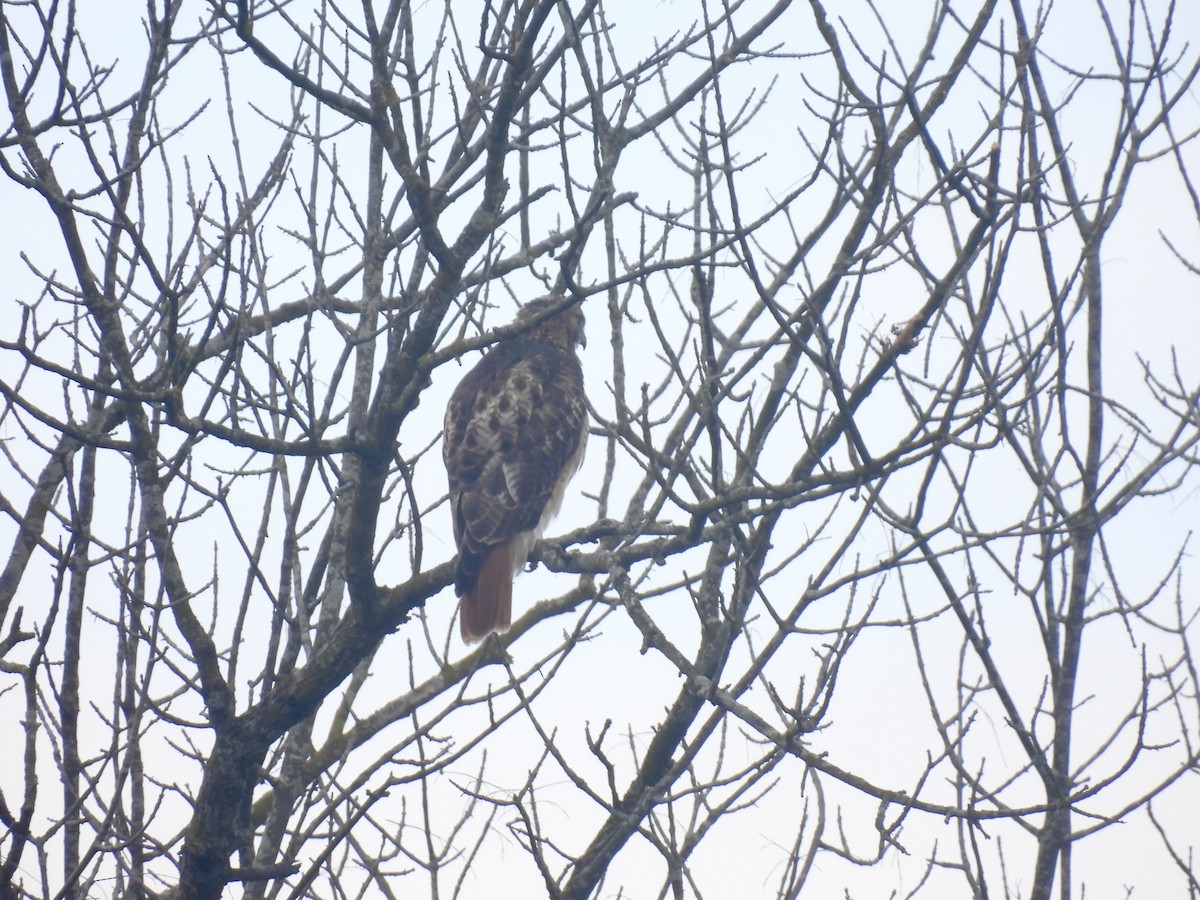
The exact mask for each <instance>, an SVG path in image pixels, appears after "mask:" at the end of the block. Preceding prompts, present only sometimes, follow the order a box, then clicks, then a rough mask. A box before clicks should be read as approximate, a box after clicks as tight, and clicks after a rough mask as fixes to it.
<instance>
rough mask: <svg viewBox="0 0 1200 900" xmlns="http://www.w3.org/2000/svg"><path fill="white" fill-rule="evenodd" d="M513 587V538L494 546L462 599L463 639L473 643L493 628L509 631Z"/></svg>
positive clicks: (460, 614)
mask: <svg viewBox="0 0 1200 900" xmlns="http://www.w3.org/2000/svg"><path fill="white" fill-rule="evenodd" d="M512 586H513V547H512V541H505V542H504V543H503V544H497V545H496V546H495V547H493V548H492V549H491V552H489V553H488V555H487V559H485V560H484V561H483V567H482V568H481V569H480V570H479V574H478V575H476V576H475V583H474V584H472V585H471V586H470V587H469V588H467V590H466V593H464V594H463V595H462V599H461V600H460V601H459V604H458V624H459V627H460V629H461V630H462V639H463V640H464V641H466V642H467V643H469V644H473V643H474V642H475V641H481V640H483V639H484V638H485V637H487V636H488V635H489V634H491V633H492V632H493V631H507V630H508V626H509V625H510V624H512Z"/></svg>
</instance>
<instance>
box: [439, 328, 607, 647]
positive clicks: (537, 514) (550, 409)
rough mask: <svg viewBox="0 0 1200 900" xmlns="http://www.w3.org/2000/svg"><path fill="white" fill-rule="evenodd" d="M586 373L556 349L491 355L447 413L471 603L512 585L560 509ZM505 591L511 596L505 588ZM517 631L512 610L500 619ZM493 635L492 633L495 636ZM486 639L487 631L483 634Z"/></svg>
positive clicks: (576, 455) (506, 348)
mask: <svg viewBox="0 0 1200 900" xmlns="http://www.w3.org/2000/svg"><path fill="white" fill-rule="evenodd" d="M586 427H587V408H586V404H585V401H584V393H583V371H582V368H581V366H580V363H579V359H578V357H576V356H575V355H574V354H573V353H571V352H570V351H568V350H565V349H563V348H561V347H559V346H557V345H554V344H550V343H543V342H537V341H530V340H521V339H515V340H512V341H508V342H505V343H503V344H499V345H497V346H495V347H493V348H492V350H491V352H489V353H488V354H487V355H486V356H485V357H484V358H483V360H481V361H480V363H479V364H478V365H477V366H476V367H475V368H474V369H473V370H471V371H470V372H469V373H467V375H466V376H465V377H464V378H463V380H462V381H461V382H460V383H459V385H458V387H457V389H455V391H454V394H453V396H451V398H450V403H449V406H448V407H447V409H446V422H445V428H446V430H445V440H444V443H443V448H442V453H443V457H444V459H445V462H446V472H447V475H448V477H449V483H450V510H451V515H452V516H453V521H454V538H455V541H456V543H457V544H458V549H459V557H458V567H457V570H456V573H455V588H456V590H457V592H458V594H459V595H460V596H464V608H463V617H464V618H463V629H464V636H471V637H482V635H474V634H469V632H471V631H472V629H470V628H469V623H468V621H467V615H468V612H467V608H466V603H467V599H468V598H474V599H475V601H476V602H477V603H478V602H481V598H479V597H477V596H475V595H474V594H473V593H472V592H473V590H474V589H475V588H476V587H477V583H478V582H479V581H480V579H481V574H482V575H486V576H487V580H488V581H489V582H491V581H495V580H497V579H498V578H500V576H501V574H502V575H503V578H504V579H506V580H507V590H508V593H507V594H505V595H504V596H502V597H501V598H500V599H499V602H500V603H501V604H506V603H508V602H510V600H511V579H512V574H513V572H514V570H515V569H519V568H520V567H521V566H522V565H524V563H525V558H526V555H527V554H528V551H529V548H530V546H532V544H533V542H534V541H535V540H537V538H538V537H539V536H540V533H541V528H542V527H544V526H545V524H546V521H547V520H548V519H549V518H550V516H552V515H553V514H554V513H555V512H556V511H557V509H558V506H559V504H560V503H561V502H562V494H563V490H564V489H565V487H566V484H567V482H568V481H569V480H570V479H571V476H572V475H574V474H575V470H576V469H577V468H578V466H579V463H580V461H581V460H582V455H583V445H584V439H585V437H586V434H587V431H586ZM501 587H503V586H501ZM500 618H502V619H503V620H504V621H502V622H497V623H496V625H497V627H504V626H507V624H508V621H507V620H508V610H507V609H504V610H502V611H501V612H500ZM487 630H492V629H491V628H488V629H487ZM484 633H485V634H486V631H485V632H484Z"/></svg>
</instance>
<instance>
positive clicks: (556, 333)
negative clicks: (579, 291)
mask: <svg viewBox="0 0 1200 900" xmlns="http://www.w3.org/2000/svg"><path fill="white" fill-rule="evenodd" d="M564 299H565V298H563V297H540V298H538V299H537V300H531V301H530V302H529V303H526V304H525V305H524V306H522V307H521V309H520V311H519V312H518V313H517V318H516V319H515V320H514V322H513V324H514V325H521V324H524V323H527V322H530V321H536V322H537V324H536V325H534V326H533V328H532V329H531V330H530V331H529V333H528V334H529V337H530V338H531V339H533V340H538V341H545V342H546V343H548V344H556V345H558V346H559V347H562V348H563V349H564V350H571V351H574V350H575V345H576V344H578V345H580V346H584V345H586V344H587V339H586V338H585V337H584V333H583V310H582V309H580V308H579V304H578V303H572V304H571V305H570V306H568V307H567V308H566V309H564V310H561V311H560V312H557V313H554V314H553V315H551V316H550V317H549V318H545V316H546V312H547V310H550V309H553V308H554V307H556V306H560V305H561V304H562V302H563V300H564ZM538 320H540V321H538Z"/></svg>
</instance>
